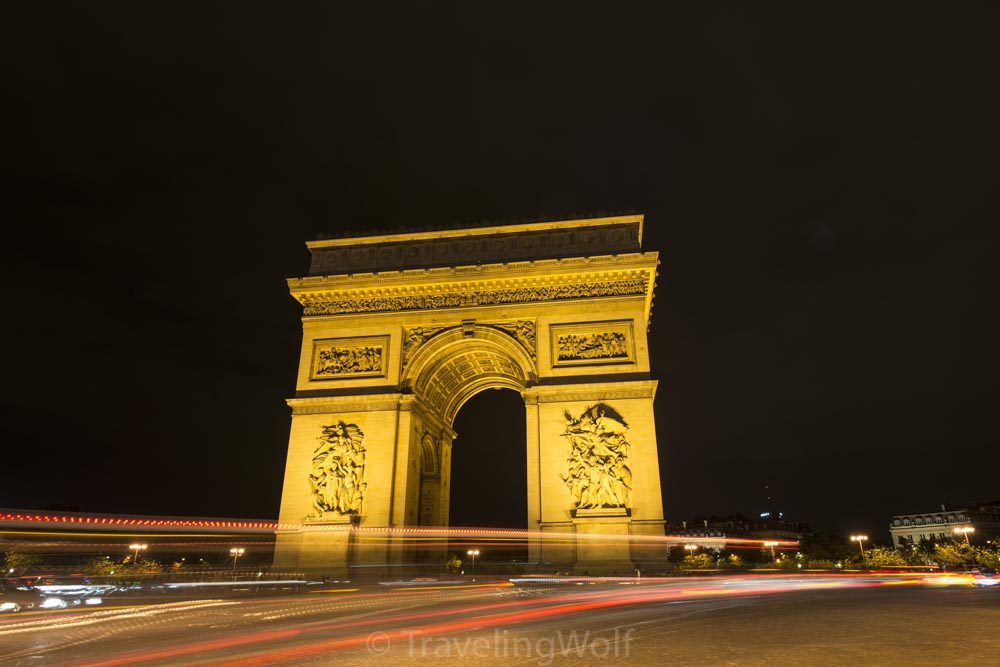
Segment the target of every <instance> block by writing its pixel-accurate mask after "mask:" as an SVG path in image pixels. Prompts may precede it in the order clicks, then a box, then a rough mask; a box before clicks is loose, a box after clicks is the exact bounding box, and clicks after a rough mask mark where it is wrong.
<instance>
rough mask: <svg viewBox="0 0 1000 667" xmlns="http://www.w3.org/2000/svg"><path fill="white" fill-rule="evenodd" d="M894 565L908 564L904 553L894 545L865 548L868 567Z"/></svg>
mask: <svg viewBox="0 0 1000 667" xmlns="http://www.w3.org/2000/svg"><path fill="white" fill-rule="evenodd" d="M892 565H906V559H905V558H903V555H902V554H901V553H899V552H898V551H896V550H895V549H893V548H892V547H871V548H870V549H866V550H865V566H866V567H876V568H877V567H887V566H892Z"/></svg>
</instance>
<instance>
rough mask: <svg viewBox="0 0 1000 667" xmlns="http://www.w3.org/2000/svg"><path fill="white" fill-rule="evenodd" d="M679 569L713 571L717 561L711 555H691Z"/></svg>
mask: <svg viewBox="0 0 1000 667" xmlns="http://www.w3.org/2000/svg"><path fill="white" fill-rule="evenodd" d="M677 567H678V568H679V569H681V570H711V569H713V568H714V567H715V559H714V558H712V556H711V555H710V554H689V555H687V556H685V557H684V560H683V561H681V564H680V565H678V566H677Z"/></svg>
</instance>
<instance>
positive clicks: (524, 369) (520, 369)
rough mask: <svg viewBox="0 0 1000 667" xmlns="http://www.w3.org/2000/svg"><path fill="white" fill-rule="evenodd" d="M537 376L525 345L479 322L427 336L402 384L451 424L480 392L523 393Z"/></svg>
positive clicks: (407, 370) (407, 369) (408, 366)
mask: <svg viewBox="0 0 1000 667" xmlns="http://www.w3.org/2000/svg"><path fill="white" fill-rule="evenodd" d="M536 380H537V375H536V373H535V368H534V363H533V362H532V360H531V357H530V356H529V355H528V352H527V350H525V348H524V346H523V345H522V344H521V343H519V342H518V341H517V340H516V339H514V338H513V337H512V336H511V335H509V334H508V333H506V332H504V331H501V330H498V329H496V328H494V327H491V326H488V325H475V326H472V327H465V328H459V327H455V328H452V329H449V330H446V331H443V332H441V333H439V334H437V335H436V336H433V337H431V338H430V339H429V340H427V341H426V342H425V343H424V344H423V345H422V346H421V347H420V348H419V349H418V350H417V351H416V352H415V353H414V356H413V358H412V360H411V361H410V363H409V364H408V365H407V368H406V370H405V373H404V375H403V378H402V380H401V384H402V386H403V387H405V388H407V389H409V390H410V391H412V393H413V394H415V395H417V396H419V397H420V398H421V400H422V401H423V402H424V403H425V404H426V405H427V406H428V407H429V408H431V409H432V410H433V411H434V412H436V413H437V415H438V416H439V417H440V418H441V420H442V421H443V422H444V423H445V424H446V425H448V426H451V425H452V423H454V421H455V415H456V414H458V411H459V409H460V408H461V407H462V405H463V404H464V403H465V402H466V401H468V400H469V399H470V398H472V397H473V396H475V395H476V394H477V393H479V392H480V391H483V390H484V389H490V388H506V389H513V390H514V391H517V392H518V393H523V391H524V390H525V389H526V388H527V387H529V386H530V385H532V384H534V383H535V381H536Z"/></svg>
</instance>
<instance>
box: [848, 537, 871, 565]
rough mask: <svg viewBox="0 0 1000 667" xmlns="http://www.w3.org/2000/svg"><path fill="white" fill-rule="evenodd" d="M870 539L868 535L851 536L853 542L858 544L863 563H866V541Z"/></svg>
mask: <svg viewBox="0 0 1000 667" xmlns="http://www.w3.org/2000/svg"><path fill="white" fill-rule="evenodd" d="M867 539H868V536H867V535H851V542H857V543H858V548H859V549H861V562H862V563H864V562H865V545H864V541H865V540H867Z"/></svg>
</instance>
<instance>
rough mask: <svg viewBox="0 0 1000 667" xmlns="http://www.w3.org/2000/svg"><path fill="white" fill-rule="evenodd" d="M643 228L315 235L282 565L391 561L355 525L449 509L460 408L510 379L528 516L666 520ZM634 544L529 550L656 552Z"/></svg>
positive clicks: (538, 554)
mask: <svg viewBox="0 0 1000 667" xmlns="http://www.w3.org/2000/svg"><path fill="white" fill-rule="evenodd" d="M641 238H642V216H621V217H615V218H600V219H592V220H568V221H558V222H544V223H533V224H526V225H512V226H499V227H486V228H476V229H464V230H463V229H458V230H448V231H446V232H421V233H415V234H395V235H386V236H376V237H357V238H347V239H335V240H324V241H315V242H311V243H309V244H308V246H309V248H310V250H311V251H312V253H313V265H312V269H311V273H312V274H313V275H310V276H308V277H305V278H295V279H291V280H289V288H290V291H291V293H292V296H293V297H295V298H296V299H297V300H298V301H299V302H300V303H301V304H302V306H303V313H304V316H303V340H302V353H301V358H300V363H299V372H298V378H297V383H296V396H295V398H293V399H290V400H289V405H290V406H291V408H292V427H291V434H290V438H289V449H288V458H287V463H286V468H285V482H284V488H283V495H282V505H281V513H280V518H279V521H280V523H281V524H282V525H283V526H284V528H283V530H282V531H280V532H279V535H278V548H277V550H276V561H275V565H276V566H279V567H281V568H282V569H294V568H296V567H299V568H304V569H317V570H319V569H323V570H330V571H337V572H346V569H347V567H348V566H349V565H359V564H378V563H380V562H392V560H393V559H399V558H403V557H405V556H401V555H399V554H398V553H395V552H393V550H383V551H379V549H378V548H376V547H373V546H371V544H367V545H366V544H365V543H362V542H360V541H358V540H357V539H356V536H354V537H352V533H351V532H350V530H349V528H350V526H359V527H361V526H363V527H366V528H377V527H382V526H413V525H445V524H447V519H448V498H449V491H450V473H451V470H450V461H451V447H452V444H453V442H454V446H458V447H461V446H462V442H461V439H460V434H455V433H454V431H453V430H452V428H451V426H452V423H453V421H454V418H455V415H456V414H457V412H458V410H459V408H460V407H461V406H462V404H463V403H464V402H465V401H466V400H468V399H469V398H470V397H471V396H473V395H475V394H476V393H478V392H479V391H482V390H484V389H488V388H497V387H504V388H510V389H513V390H515V391H518V392H519V393H520V394H521V395H522V396H523V397H524V399H525V410H526V416H527V433H526V466H527V472H528V477H527V479H528V528H529V530H538V531H561V532H565V531H569V532H576V533H586V532H590V533H600V532H611V533H615V534H623V535H625V536H626V537H627V536H628V535H630V534H639V533H641V534H656V531H657V530H658V531H659V534H661V535H662V532H663V512H662V506H661V500H660V485H659V468H658V462H657V452H656V434H655V427H654V422H653V409H652V406H653V397H654V394H655V390H656V382H655V381H654V380H652V379H651V378H650V375H649V368H650V367H649V350H648V348H647V340H646V330H647V327H648V323H649V316H650V309H651V307H652V298H653V288H654V284H655V278H656V267H657V264H658V260H657V255H656V253H648V252H647V253H644V252H642V251H641ZM465 261H468V262H473V263H469V264H465V263H463V262H465ZM600 406H603V407H600ZM588 410H591V411H593V410H597V411H596V412H592V413H588V412H587V411H588ZM601 410H603V416H602V414H600V412H601ZM587 414H590V415H591V416H590V417H586V415H587ZM612 415H613V416H614V420H613V421H611V416H612ZM568 420H570V421H572V420H575V421H573V422H572V423H570V421H568ZM337 425H343V426H337ZM348 427H349V428H348ZM574 429H575V430H574ZM348 431H350V433H351V434H353V435H352V437H348V435H347V433H348ZM595 431H596V435H595V434H594V432H595ZM568 432H569V434H567V433H568ZM359 433H360V434H363V436H362V439H361V440H360V441H359V436H358V435H357V434H359ZM457 436H458V437H457ZM456 438H457V439H456ZM574 443H575V444H574ZM574 447H575V449H574ZM362 450H363V451H362ZM626 450H627V457H626V456H625V455H624V452H625V451H626ZM626 459H627V460H626ZM362 463H363V479H361V478H360V473H359V472H358V471H359V470H360V469H361V467H362ZM359 484H363V485H364V487H363V489H362V490H361V493H362V497H361V499H360V502H358V501H357V499H358V497H359V496H358V485H359ZM612 497H613V498H615V500H614V501H609V500H608V499H609V498H612ZM352 499H353V500H352ZM581 505H585V506H581ZM329 508H340V509H347V510H348V511H346V512H338V511H333V510H330V509H329ZM297 526H301V528H298V527H297ZM580 545H584V542H581V543H580ZM623 545H624V546H622V547H620V548H617V549H610V548H604V549H603V550H602V549H595V548H592V547H591V546H590V543H589V542H587V544H586V545H584V546H581V548H582V551H580V550H579V549H577V548H576V547H574V546H573V545H572V544H570V545H569V546H564V547H561V548H560V550H558V551H550V552H544V553H543V551H542V549H543V544H542V542H541V541H540V540H534V541H533V542H532V545H531V550H532V554H531V555H532V558H537V559H539V560H544V561H550V562H558V563H559V564H560V566H561V567H563V568H564V569H565V568H566V567H574V566H575V567H576V568H577V569H587V568H590V569H591V570H592V571H594V572H597V571H600V570H601V569H602V568H603V569H607V570H610V569H612V568H614V569H616V570H617V569H627V568H629V567H631V566H632V565H633V564H634V563H635V562H637V561H640V560H644V559H645V556H641V557H640V556H637V555H636V553H635V551H634V550H633V551H632V552H630V550H629V549H630V547H629V544H628V541H627V540H626V541H624V542H623Z"/></svg>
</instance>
